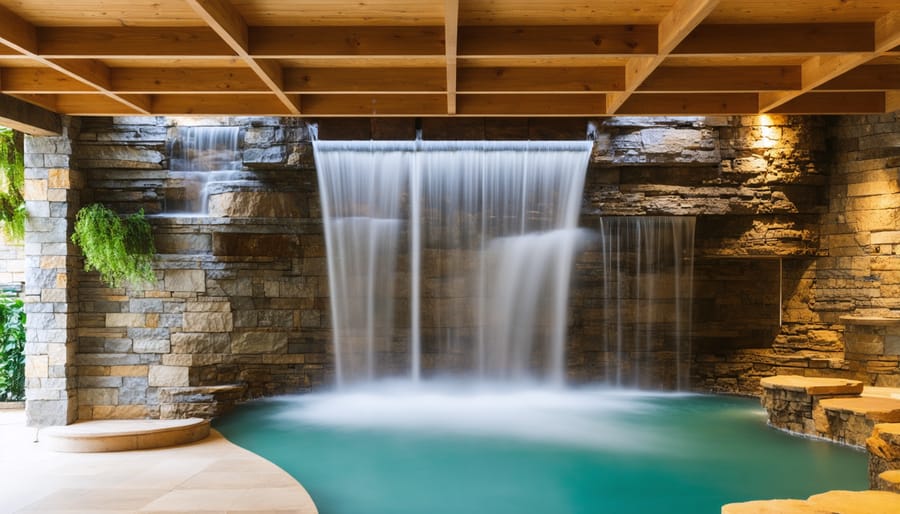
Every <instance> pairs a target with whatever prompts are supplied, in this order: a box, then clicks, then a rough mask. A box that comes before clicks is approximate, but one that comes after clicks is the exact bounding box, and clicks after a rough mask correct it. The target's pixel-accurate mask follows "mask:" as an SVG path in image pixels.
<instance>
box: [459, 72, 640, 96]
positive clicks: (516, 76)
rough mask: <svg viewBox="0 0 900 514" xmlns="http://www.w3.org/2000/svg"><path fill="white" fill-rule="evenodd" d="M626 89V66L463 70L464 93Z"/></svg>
mask: <svg viewBox="0 0 900 514" xmlns="http://www.w3.org/2000/svg"><path fill="white" fill-rule="evenodd" d="M623 89H625V68H624V67H600V68H581V67H579V68H558V67H554V68H543V67H541V68H537V67H515V68H461V69H460V70H459V91H460V92H463V93H516V92H519V93H521V92H528V93H553V92H555V93H597V92H606V91H622V90H623Z"/></svg>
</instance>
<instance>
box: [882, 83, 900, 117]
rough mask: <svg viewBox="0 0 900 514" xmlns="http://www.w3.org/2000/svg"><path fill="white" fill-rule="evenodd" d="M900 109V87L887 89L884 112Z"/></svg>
mask: <svg viewBox="0 0 900 514" xmlns="http://www.w3.org/2000/svg"><path fill="white" fill-rule="evenodd" d="M897 111H900V89H897V90H892V91H885V93H884V112H897Z"/></svg>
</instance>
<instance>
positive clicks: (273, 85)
mask: <svg viewBox="0 0 900 514" xmlns="http://www.w3.org/2000/svg"><path fill="white" fill-rule="evenodd" d="M186 1H187V2H188V4H190V6H191V7H192V8H193V9H194V11H196V12H197V14H198V15H199V16H200V17H201V18H202V19H203V21H205V22H206V23H207V25H209V27H210V28H211V29H212V30H213V31H215V32H216V34H218V35H219V37H221V38H222V40H223V41H225V43H226V44H227V45H228V46H229V47H231V49H232V50H234V52H235V53H236V54H237V55H238V56H240V57H241V58H242V59H244V61H245V62H246V64H247V66H248V67H249V68H250V69H251V70H253V72H254V73H256V75H257V76H258V77H259V78H260V79H261V80H262V81H263V82H264V83H265V84H266V86H267V87H268V88H269V89H270V90H271V91H272V92H273V93H274V94H275V96H276V97H278V100H279V101H280V102H281V103H282V104H284V106H285V107H287V109H288V111H290V113H291V114H300V103H299V97H298V96H296V95H288V94H286V93H285V92H284V90H283V89H282V86H283V78H282V70H281V65H280V64H279V63H277V62H275V61H256V60H255V59H253V58H252V57H251V56H250V53H249V49H250V35H249V29H248V28H247V23H246V22H245V21H244V18H243V17H242V16H241V14H240V13H239V12H238V11H237V9H235V8H234V6H233V5H231V4H230V3H228V0H186Z"/></svg>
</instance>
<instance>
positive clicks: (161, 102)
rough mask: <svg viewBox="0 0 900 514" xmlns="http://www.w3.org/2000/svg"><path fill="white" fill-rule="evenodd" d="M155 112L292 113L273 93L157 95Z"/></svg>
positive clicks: (220, 113)
mask: <svg viewBox="0 0 900 514" xmlns="http://www.w3.org/2000/svg"><path fill="white" fill-rule="evenodd" d="M152 110H153V114H158V115H172V116H176V115H185V114H189V115H222V116H226V115H246V116H286V115H289V114H291V112H290V111H288V109H287V108H286V107H285V105H284V104H283V103H282V102H281V100H280V99H279V98H278V97H277V96H275V95H274V94H271V95H242V94H234V95H156V96H154V97H153V106H152Z"/></svg>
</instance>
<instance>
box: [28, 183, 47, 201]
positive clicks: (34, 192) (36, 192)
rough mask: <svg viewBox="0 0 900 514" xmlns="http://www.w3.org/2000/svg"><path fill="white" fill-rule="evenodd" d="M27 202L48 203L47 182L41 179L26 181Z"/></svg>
mask: <svg viewBox="0 0 900 514" xmlns="http://www.w3.org/2000/svg"><path fill="white" fill-rule="evenodd" d="M25 200H28V201H38V202H41V201H47V181H46V180H41V179H26V180H25Z"/></svg>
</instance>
